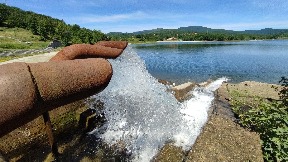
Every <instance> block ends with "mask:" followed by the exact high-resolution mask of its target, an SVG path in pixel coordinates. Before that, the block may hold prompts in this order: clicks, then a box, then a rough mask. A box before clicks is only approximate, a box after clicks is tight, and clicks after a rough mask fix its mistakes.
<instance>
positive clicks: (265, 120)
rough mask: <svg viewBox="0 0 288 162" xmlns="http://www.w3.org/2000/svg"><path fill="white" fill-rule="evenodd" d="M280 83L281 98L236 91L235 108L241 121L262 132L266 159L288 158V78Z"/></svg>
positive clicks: (234, 94) (234, 95)
mask: <svg viewBox="0 0 288 162" xmlns="http://www.w3.org/2000/svg"><path fill="white" fill-rule="evenodd" d="M280 83H281V85H282V88H280V89H279V88H275V89H276V90H277V91H278V92H279V99H271V98H261V97H257V96H256V97H255V96H254V97H251V96H249V94H241V93H239V92H237V91H235V92H233V98H232V106H233V110H234V112H235V113H236V114H237V116H238V117H239V120H240V121H239V122H240V124H242V125H243V126H244V127H247V128H250V129H251V130H253V131H256V132H257V133H259V134H260V138H261V140H262V151H263V155H264V160H265V161H288V139H287V135H288V78H285V77H282V79H281V81H280ZM244 96H246V97H244ZM247 96H249V97H247ZM267 97H269V96H267ZM247 98H249V99H248V100H247Z"/></svg>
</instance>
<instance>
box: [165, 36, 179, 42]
mask: <svg viewBox="0 0 288 162" xmlns="http://www.w3.org/2000/svg"><path fill="white" fill-rule="evenodd" d="M177 40H178V39H177V38H175V37H171V38H168V39H167V41H177Z"/></svg>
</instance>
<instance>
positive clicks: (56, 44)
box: [48, 40, 62, 48]
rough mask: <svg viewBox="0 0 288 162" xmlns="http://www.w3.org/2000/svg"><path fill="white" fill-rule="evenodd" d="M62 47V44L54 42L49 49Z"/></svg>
mask: <svg viewBox="0 0 288 162" xmlns="http://www.w3.org/2000/svg"><path fill="white" fill-rule="evenodd" d="M61 46H62V43H61V42H60V41H58V40H53V41H52V42H51V43H50V44H49V45H48V47H52V48H58V47H61Z"/></svg>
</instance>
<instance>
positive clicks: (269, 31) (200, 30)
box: [108, 26, 288, 35]
mask: <svg viewBox="0 0 288 162" xmlns="http://www.w3.org/2000/svg"><path fill="white" fill-rule="evenodd" d="M167 31H173V32H195V33H209V32H212V33H228V34H262V35H271V34H281V33H287V32H288V29H272V28H265V29H261V30H244V31H233V30H226V29H212V28H208V27H203V26H188V27H179V28H178V29H164V28H157V29H151V30H143V31H137V32H132V33H127V34H150V33H161V32H167ZM108 34H124V33H121V32H110V33H108Z"/></svg>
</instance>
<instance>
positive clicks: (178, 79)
mask: <svg viewBox="0 0 288 162" xmlns="http://www.w3.org/2000/svg"><path fill="white" fill-rule="evenodd" d="M132 47H133V48H134V49H135V50H136V52H137V53H138V55H139V56H140V57H141V58H142V59H143V60H144V61H145V64H146V67H147V69H148V71H149V73H151V74H152V76H154V77H156V78H158V79H164V80H168V81H172V82H175V83H177V84H180V83H184V82H187V81H194V82H203V81H207V80H208V79H213V80H215V79H217V78H219V77H223V76H224V77H228V78H229V79H230V82H233V83H238V82H241V81H246V80H254V81H260V82H267V83H278V81H279V80H280V78H281V77H282V76H288V40H269V41H240V42H158V43H153V44H137V45H132Z"/></svg>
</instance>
